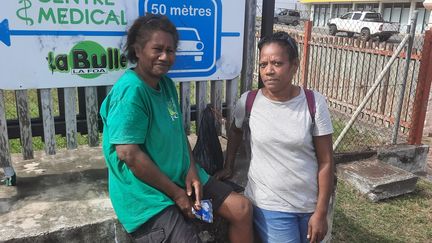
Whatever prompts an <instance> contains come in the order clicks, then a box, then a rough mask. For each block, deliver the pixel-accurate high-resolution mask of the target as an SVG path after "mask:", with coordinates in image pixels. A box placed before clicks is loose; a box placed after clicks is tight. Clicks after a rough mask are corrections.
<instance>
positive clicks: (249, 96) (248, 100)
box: [245, 89, 258, 117]
mask: <svg viewBox="0 0 432 243" xmlns="http://www.w3.org/2000/svg"><path fill="white" fill-rule="evenodd" d="M257 93H258V89H254V90H251V91H249V93H248V94H247V97H246V107H245V108H246V114H245V117H249V116H250V113H251V111H252V106H253V103H254V101H255V97H256V96H257Z"/></svg>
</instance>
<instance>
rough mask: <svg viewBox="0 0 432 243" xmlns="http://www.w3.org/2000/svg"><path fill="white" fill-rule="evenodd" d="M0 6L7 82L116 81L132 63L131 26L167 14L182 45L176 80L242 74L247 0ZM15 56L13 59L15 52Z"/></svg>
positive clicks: (18, 1) (8, 85)
mask: <svg viewBox="0 0 432 243" xmlns="http://www.w3.org/2000/svg"><path fill="white" fill-rule="evenodd" d="M4 2H5V4H3V5H2V7H1V8H0V53H1V54H2V57H3V58H0V72H1V73H2V74H3V75H4V78H3V79H0V88H1V89H31V88H55V87H80V86H97V85H110V84H113V83H115V82H116V80H118V78H119V77H120V76H121V75H122V74H123V73H124V71H125V70H126V69H127V68H129V67H130V64H129V63H128V61H127V58H126V56H127V53H126V52H125V50H124V46H125V42H126V35H127V29H128V28H129V27H130V25H131V24H132V23H133V21H134V20H135V19H136V18H137V17H138V16H142V15H145V14H146V13H153V14H161V15H166V16H167V17H168V18H169V19H170V20H171V21H172V22H173V23H174V24H175V25H176V27H177V30H178V33H179V37H180V38H179V45H178V49H177V52H176V62H175V64H174V65H173V67H172V68H171V70H170V72H169V75H170V76H171V77H172V78H173V79H174V80H175V81H199V80H222V79H233V78H235V77H237V76H238V75H239V74H240V71H241V67H242V63H241V62H242V53H243V31H244V8H245V0H103V1H102V0H94V1H93V0H91V1H87V0H86V1H75V0H74V1H72V0H43V1H42V0H5V1H4ZM11 57H14V58H11Z"/></svg>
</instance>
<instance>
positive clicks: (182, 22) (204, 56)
mask: <svg viewBox="0 0 432 243" xmlns="http://www.w3.org/2000/svg"><path fill="white" fill-rule="evenodd" d="M144 11H145V12H146V13H152V14H162V15H166V16H167V17H168V18H169V19H170V20H171V21H172V22H173V23H174V24H175V25H176V26H177V30H178V33H179V37H180V39H179V46H178V50H177V53H176V56H177V57H176V62H175V64H174V66H173V67H172V68H171V71H170V72H169V75H170V76H171V77H173V78H177V77H201V76H210V75H212V74H213V73H215V71H216V62H217V60H219V58H220V57H221V39H222V37H223V36H237V37H238V36H240V33H238V32H237V33H235V32H227V33H224V32H222V5H221V1H220V0H211V1H202V0H191V1H176V0H169V1H167V0H147V1H145V3H144Z"/></svg>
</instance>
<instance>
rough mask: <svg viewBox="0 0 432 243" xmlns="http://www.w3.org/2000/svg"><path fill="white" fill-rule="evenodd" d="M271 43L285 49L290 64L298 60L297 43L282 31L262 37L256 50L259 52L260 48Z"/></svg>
mask: <svg viewBox="0 0 432 243" xmlns="http://www.w3.org/2000/svg"><path fill="white" fill-rule="evenodd" d="M271 43H278V44H279V45H281V46H283V47H285V49H286V50H287V52H288V59H289V61H290V62H292V61H294V60H296V59H298V57H299V54H298V47H297V42H296V41H295V40H294V38H292V37H291V36H290V35H289V34H288V33H286V32H284V31H278V32H275V33H273V34H272V35H271V36H269V37H263V38H262V39H261V40H260V41H259V42H258V49H259V50H260V51H261V48H262V47H263V46H265V45H268V44H271Z"/></svg>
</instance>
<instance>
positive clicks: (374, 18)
mask: <svg viewBox="0 0 432 243" xmlns="http://www.w3.org/2000/svg"><path fill="white" fill-rule="evenodd" d="M364 20H368V21H382V17H381V14H379V13H367V14H365V17H364Z"/></svg>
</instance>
